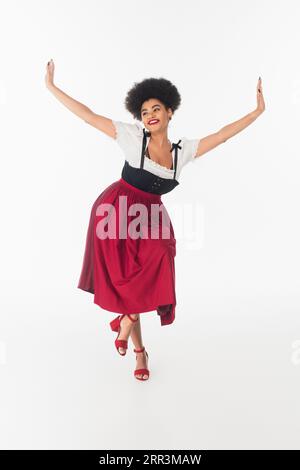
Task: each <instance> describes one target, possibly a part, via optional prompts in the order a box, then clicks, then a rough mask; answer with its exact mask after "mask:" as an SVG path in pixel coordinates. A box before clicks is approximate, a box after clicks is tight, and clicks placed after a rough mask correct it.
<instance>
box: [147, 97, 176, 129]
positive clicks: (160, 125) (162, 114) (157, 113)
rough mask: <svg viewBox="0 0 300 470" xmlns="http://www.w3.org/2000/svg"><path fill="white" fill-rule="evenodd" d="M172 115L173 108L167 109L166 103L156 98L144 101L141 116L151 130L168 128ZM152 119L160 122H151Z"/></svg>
mask: <svg viewBox="0 0 300 470" xmlns="http://www.w3.org/2000/svg"><path fill="white" fill-rule="evenodd" d="M171 116H172V110H171V108H168V109H166V108H165V106H164V104H163V103H162V102H161V101H159V100H157V99H155V98H151V99H150V100H147V101H144V103H143V104H142V107H141V118H142V121H143V124H144V126H145V128H146V129H147V130H148V131H150V132H155V131H161V130H164V129H167V127H168V124H169V119H170V118H171ZM151 119H156V120H158V122H156V123H155V124H149V121H151Z"/></svg>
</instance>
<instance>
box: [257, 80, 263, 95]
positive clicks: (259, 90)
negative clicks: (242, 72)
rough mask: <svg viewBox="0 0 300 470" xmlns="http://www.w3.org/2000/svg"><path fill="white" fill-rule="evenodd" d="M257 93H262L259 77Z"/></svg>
mask: <svg viewBox="0 0 300 470" xmlns="http://www.w3.org/2000/svg"><path fill="white" fill-rule="evenodd" d="M257 91H258V93H262V84H261V77H259V78H258V83H257Z"/></svg>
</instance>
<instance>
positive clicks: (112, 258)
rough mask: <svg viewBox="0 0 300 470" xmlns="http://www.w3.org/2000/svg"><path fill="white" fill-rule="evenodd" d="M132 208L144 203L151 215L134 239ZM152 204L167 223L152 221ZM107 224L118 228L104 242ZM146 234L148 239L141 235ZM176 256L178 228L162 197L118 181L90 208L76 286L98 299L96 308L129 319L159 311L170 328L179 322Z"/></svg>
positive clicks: (162, 320)
mask: <svg viewBox="0 0 300 470" xmlns="http://www.w3.org/2000/svg"><path fill="white" fill-rule="evenodd" d="M120 196H127V197H126V198H124V197H123V198H121V199H123V202H122V203H121V202H120V201H121V199H120ZM124 201H126V203H125V204H124ZM100 204H101V209H100ZM103 204H108V206H103ZM132 204H142V205H143V207H144V208H146V209H147V210H146V212H147V215H146V216H144V218H143V219H142V220H141V218H140V219H139V221H140V225H138V228H136V231H139V233H140V235H139V236H138V237H136V238H134V237H133V236H129V235H128V234H129V233H132V232H130V231H129V230H128V226H129V225H131V222H132V221H133V220H134V219H135V220H136V219H137V217H138V216H139V214H140V212H135V213H134V215H129V214H133V212H130V207H131V205H132ZM153 204H156V205H159V206H156V207H159V208H160V209H161V211H162V212H164V213H165V215H166V218H164V217H162V215H161V214H160V215H159V217H158V219H159V220H158V222H157V217H156V219H155V220H154V217H153V216H152V215H151V214H152V213H151V206H152V205H153ZM125 206H126V207H125ZM124 207H125V209H124ZM133 207H134V206H133ZM104 209H106V212H105V210H104ZM104 213H105V214H104ZM143 213H144V214H145V212H143ZM108 214H109V217H108ZM104 219H105V221H106V222H107V226H108V225H109V223H108V221H110V222H113V221H115V225H114V224H112V225H111V227H115V230H110V232H109V234H110V235H109V237H106V238H105V237H104V236H103V233H104V230H103V222H104ZM166 220H167V221H168V222H167V226H168V227H169V228H168V229H167V231H165V233H166V234H167V236H165V237H163V236H162V233H163V231H164V230H165V227H166ZM124 224H125V227H127V232H126V229H124ZM122 227H123V228H122ZM151 230H152V232H151ZM145 232H147V233H148V238H146V237H145V236H141V234H144V233H145ZM112 233H113V236H112V235H111V234H112ZM124 233H125V236H124ZM151 233H152V236H151ZM120 234H121V235H120ZM153 234H156V235H154V236H153ZM175 256H176V239H175V236H174V229H173V226H172V222H171V220H170V217H169V214H168V212H167V210H166V208H165V206H164V204H163V202H162V201H161V196H160V195H157V194H152V193H149V192H146V191H143V190H141V189H138V188H136V187H135V186H132V185H131V184H129V183H127V181H125V180H123V179H122V178H120V179H119V180H118V181H115V182H114V183H112V184H111V185H110V186H108V187H107V188H106V189H105V190H104V191H103V192H102V193H101V194H100V195H99V196H98V198H97V199H96V201H95V202H94V204H93V206H92V209H91V215H90V220H89V226H88V231H87V236H86V245H85V252H84V257H83V266H82V270H81V275H80V279H79V283H78V286H77V287H78V288H79V289H82V290H84V291H87V292H91V293H92V294H94V303H95V304H97V305H99V306H100V307H101V308H103V309H104V310H108V311H110V312H116V313H125V314H126V313H135V314H139V313H144V312H149V311H155V310H156V311H157V314H158V315H159V316H160V322H161V325H169V324H171V323H173V321H174V319H175V306H176V293H175V262H174V258H175Z"/></svg>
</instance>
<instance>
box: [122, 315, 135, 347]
mask: <svg viewBox="0 0 300 470" xmlns="http://www.w3.org/2000/svg"><path fill="white" fill-rule="evenodd" d="M130 316H131V318H133V319H136V318H138V315H137V314H135V313H131V314H130ZM136 323H138V322H135V323H132V321H131V320H130V318H128V316H127V315H125V317H123V318H122V320H121V324H120V326H121V331H120V334H119V338H118V339H126V340H128V337H129V335H130V331H131V329H132V325H136ZM119 351H120V352H121V353H125V352H126V350H125V349H124V348H122V347H119Z"/></svg>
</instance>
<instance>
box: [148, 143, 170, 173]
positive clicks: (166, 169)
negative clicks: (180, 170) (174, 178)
mask: <svg viewBox="0 0 300 470" xmlns="http://www.w3.org/2000/svg"><path fill="white" fill-rule="evenodd" d="M149 141H150V136H147V142H146V147H145V154H146V152H147V150H148V144H149ZM169 142H170V144H171V149H172V162H173V168H167V167H166V166H163V165H160V164H159V163H157V162H155V161H154V160H152V158H149V157H147V156H146V158H147V160H148V161H149V162H152V163H153V164H154V165H155V166H157V167H159V168H162V169H163V170H165V171H168V172H171V173H174V171H175V168H174V159H173V150H174V148H173V142H171V141H170V140H169Z"/></svg>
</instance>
